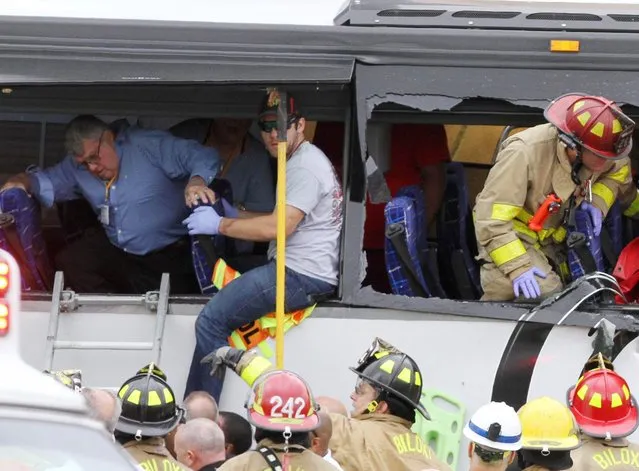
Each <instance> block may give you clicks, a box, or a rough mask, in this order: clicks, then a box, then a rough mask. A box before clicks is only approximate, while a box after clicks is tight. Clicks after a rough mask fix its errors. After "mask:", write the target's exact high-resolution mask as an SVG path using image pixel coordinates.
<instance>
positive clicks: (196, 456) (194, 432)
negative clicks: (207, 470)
mask: <svg viewBox="0 0 639 471" xmlns="http://www.w3.org/2000/svg"><path fill="white" fill-rule="evenodd" d="M175 454H176V456H177V459H178V461H179V462H180V463H182V464H185V465H186V466H188V467H189V468H191V469H201V468H203V467H204V466H207V465H210V464H213V463H217V462H219V461H224V459H225V458H226V451H225V448H224V432H222V429H221V428H220V427H219V425H217V424H216V423H215V422H213V421H212V420H209V419H204V418H198V419H191V420H189V421H188V422H186V423H185V424H182V425H180V426H179V427H178V430H177V433H176V434H175Z"/></svg>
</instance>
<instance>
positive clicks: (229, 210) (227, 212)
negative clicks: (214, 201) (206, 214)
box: [222, 198, 239, 218]
mask: <svg viewBox="0 0 639 471" xmlns="http://www.w3.org/2000/svg"><path fill="white" fill-rule="evenodd" d="M222 207H223V208H224V217H227V218H236V217H237V216H238V215H239V210H238V209H237V208H236V207H235V206H233V205H231V203H229V202H228V201H226V200H225V199H224V198H222Z"/></svg>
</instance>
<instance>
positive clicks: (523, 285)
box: [513, 267, 546, 299]
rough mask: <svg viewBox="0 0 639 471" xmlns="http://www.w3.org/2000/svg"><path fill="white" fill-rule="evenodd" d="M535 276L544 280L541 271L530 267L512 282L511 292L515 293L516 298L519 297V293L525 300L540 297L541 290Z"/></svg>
mask: <svg viewBox="0 0 639 471" xmlns="http://www.w3.org/2000/svg"><path fill="white" fill-rule="evenodd" d="M535 275H537V276H538V277H540V278H546V274H545V273H544V272H543V271H541V270H540V269H539V268H537V267H532V268H531V269H530V270H527V271H525V272H524V273H522V274H521V275H519V276H518V277H517V278H515V279H514V280H513V291H515V297H516V298H517V297H519V292H521V294H523V295H524V297H525V298H526V299H533V298H538V297H539V296H541V289H540V288H539V283H537V280H536V279H535Z"/></svg>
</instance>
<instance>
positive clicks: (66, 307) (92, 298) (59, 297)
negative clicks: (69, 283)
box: [45, 272, 170, 371]
mask: <svg viewBox="0 0 639 471" xmlns="http://www.w3.org/2000/svg"><path fill="white" fill-rule="evenodd" d="M63 286H64V274H63V273H62V272H56V274H55V278H54V281H53V297H52V302H51V313H50V315H49V331H48V333H47V344H46V360H45V365H46V369H47V370H49V371H51V370H52V368H53V358H54V355H55V351H56V350H127V351H134V350H150V351H151V352H152V357H153V358H152V360H151V361H154V362H155V364H156V365H157V364H159V363H160V357H161V355H162V339H163V337H164V324H165V321H166V314H167V311H168V309H169V291H170V282H169V274H168V273H163V274H162V280H161V282H160V290H159V291H149V292H147V293H146V294H143V295H139V296H104V295H102V296H98V295H80V294H77V293H75V292H74V291H64V290H63ZM80 305H85V306H86V305H93V306H96V305H103V306H104V305H143V306H145V307H146V308H147V309H148V310H150V311H151V312H153V311H155V312H156V320H155V334H154V337H153V341H152V342H115V341H114V342H89V341H75V340H58V326H59V322H60V312H69V311H74V310H76V309H77V308H78V306H80Z"/></svg>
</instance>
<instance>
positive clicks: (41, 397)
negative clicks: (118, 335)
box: [0, 250, 136, 471]
mask: <svg viewBox="0 0 639 471" xmlns="http://www.w3.org/2000/svg"><path fill="white" fill-rule="evenodd" d="M21 314H22V313H21V311H20V270H19V268H18V265H17V263H16V261H15V259H14V258H13V257H12V256H11V255H10V254H9V253H7V252H5V251H4V250H0V469H1V470H2V471H36V470H37V471H116V470H117V471H131V470H134V469H136V467H135V466H134V465H133V464H132V462H131V461H130V458H129V457H128V455H127V454H126V452H124V451H123V450H122V449H121V448H120V447H119V446H118V445H117V444H115V443H114V441H113V437H112V436H111V435H109V433H108V432H107V431H106V429H105V428H104V426H103V425H102V424H101V423H100V422H97V421H96V420H93V419H91V418H89V416H88V414H87V405H86V403H85V400H84V398H83V397H82V396H81V395H80V394H77V393H74V392H73V391H72V390H71V389H69V388H66V387H65V386H63V385H62V384H61V383H58V382H57V381H56V380H54V379H53V378H52V377H50V376H48V375H45V374H43V373H42V372H40V371H38V370H37V369H35V368H33V367H31V366H29V365H28V364H26V363H25V362H24V361H23V360H22V358H21V357H20V354H19V339H20V317H21Z"/></svg>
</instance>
